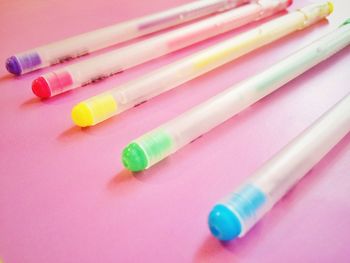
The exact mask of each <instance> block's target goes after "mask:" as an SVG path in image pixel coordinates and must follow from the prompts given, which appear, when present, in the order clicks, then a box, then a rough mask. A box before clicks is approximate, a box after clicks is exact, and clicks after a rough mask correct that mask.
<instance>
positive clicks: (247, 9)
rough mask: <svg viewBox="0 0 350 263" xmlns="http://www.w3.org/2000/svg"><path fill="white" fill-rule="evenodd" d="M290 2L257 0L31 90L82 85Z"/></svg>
mask: <svg viewBox="0 0 350 263" xmlns="http://www.w3.org/2000/svg"><path fill="white" fill-rule="evenodd" d="M290 3H291V2H290V0H260V1H258V2H256V3H251V4H247V5H244V6H242V7H240V8H237V9H233V10H230V11H228V12H224V13H221V14H218V15H216V16H214V17H210V18H207V19H204V20H201V21H199V22H197V23H193V24H191V25H188V26H185V27H182V28H179V29H177V30H174V31H170V32H168V33H165V34H162V35H160V36H157V37H153V38H150V39H148V40H145V41H141V42H139V43H136V44H134V45H130V46H127V47H125V48H121V49H117V50H114V51H111V52H107V53H105V54H102V55H100V56H97V57H94V58H92V59H88V60H85V61H82V62H79V63H75V64H72V65H69V66H67V67H65V68H62V69H59V70H56V71H52V72H49V73H46V74H44V75H42V76H40V77H39V78H37V79H36V80H34V82H33V85H32V89H33V92H34V94H35V95H37V96H38V97H41V98H48V97H52V96H55V95H58V94H61V93H63V92H65V91H68V90H72V89H75V88H78V87H81V86H85V85H87V84H89V83H92V82H95V81H96V80H101V79H104V78H107V77H109V76H111V75H113V74H115V73H118V72H121V71H124V70H126V69H128V68H131V67H133V66H136V65H139V64H141V63H144V62H146V61H149V60H152V59H154V58H157V57H160V56H163V55H165V54H168V53H171V52H173V51H176V50H179V49H181V48H184V47H186V46H189V45H192V44H194V43H197V42H200V41H202V40H204V39H207V38H210V37H213V36H215V35H218V34H222V33H224V32H227V31H229V30H232V29H234V28H237V27H239V26H242V25H244V24H247V23H249V22H252V21H255V20H258V19H262V18H265V17H267V16H269V15H272V14H274V13H276V12H278V11H280V10H283V9H285V8H287V6H288V5H289V4H290Z"/></svg>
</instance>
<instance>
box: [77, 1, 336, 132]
mask: <svg viewBox="0 0 350 263" xmlns="http://www.w3.org/2000/svg"><path fill="white" fill-rule="evenodd" d="M332 9H333V7H332V4H331V3H329V2H328V3H323V4H312V5H309V6H306V7H304V8H301V9H299V10H297V11H295V12H291V13H289V14H287V15H283V16H281V17H279V18H276V19H273V20H271V21H269V22H267V23H264V24H262V25H261V26H258V27H256V28H255V29H252V30H249V31H247V32H244V33H242V34H240V35H238V36H235V37H233V38H230V39H228V40H226V41H223V42H221V43H219V44H216V45H214V46H212V47H209V48H206V49H204V50H203V51H200V52H197V53H195V54H194V55H191V56H188V57H186V58H184V59H181V60H179V61H177V62H175V63H172V64H169V65H167V66H165V67H163V68H161V69H159V70H156V71H154V72H151V73H149V74H147V75H145V76H143V77H141V78H139V79H136V80H134V81H131V82H129V83H126V84H124V85H121V86H119V87H116V88H114V89H111V90H109V91H107V92H104V93H102V94H100V95H97V96H95V97H92V98H90V99H87V100H85V101H83V102H81V103H79V104H78V105H76V106H75V107H74V108H73V110H72V119H73V121H74V123H75V124H77V125H78V126H81V127H86V126H92V125H95V124H97V123H99V122H102V121H104V120H106V119H108V118H110V117H112V116H114V115H117V114H119V113H121V112H123V111H125V110H127V109H129V108H132V107H134V106H135V105H137V104H140V103H142V102H144V101H147V100H148V99H150V98H152V97H154V96H157V95H158V94H161V93H163V92H165V91H167V90H170V89H172V88H174V87H176V86H179V85H180V84H183V83H185V82H187V81H189V80H191V79H194V78H196V77H198V76H200V75H203V74H205V73H206V72H208V71H211V70H213V69H215V68H217V67H219V66H222V65H224V64H225V63H228V62H230V61H232V60H234V59H236V58H238V57H240V56H242V55H244V54H247V53H249V52H250V51H252V50H254V49H257V48H259V47H262V46H264V45H267V44H269V43H271V42H273V41H276V40H277V39H280V38H282V37H284V36H286V35H288V34H291V33H292V32H295V31H297V30H301V29H303V28H305V27H307V26H310V25H311V24H314V23H316V22H317V21H319V20H321V19H323V18H324V17H326V16H327V15H329V14H330V13H331V12H332Z"/></svg>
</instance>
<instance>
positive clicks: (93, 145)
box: [0, 0, 350, 263]
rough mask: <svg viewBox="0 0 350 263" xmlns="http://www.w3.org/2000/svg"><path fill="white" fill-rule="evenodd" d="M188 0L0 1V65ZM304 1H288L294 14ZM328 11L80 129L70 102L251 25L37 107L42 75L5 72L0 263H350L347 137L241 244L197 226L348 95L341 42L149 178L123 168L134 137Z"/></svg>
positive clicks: (299, 41)
mask: <svg viewBox="0 0 350 263" xmlns="http://www.w3.org/2000/svg"><path fill="white" fill-rule="evenodd" d="M185 2H186V1H185V0H168V1H161V0H152V1H149V2H146V1H129V0H114V1H112V0H105V1H102V2H101V1H96V0H91V1H88V2H87V1H79V0H74V1H57V0H51V1H34V0H33V1H29V0H17V1H0V24H1V27H0V33H1V37H0V39H1V50H0V61H5V58H6V57H7V56H9V55H11V54H13V53H16V52H18V51H23V50H25V49H29V48H32V47H35V46H37V45H40V44H45V43H48V42H50V41H53V40H58V39H61V38H63V37H67V36H70V35H74V34H76V33H80V32H84V31H88V30H91V29H95V28H99V27H101V26H105V25H109V24H112V23H114V22H116V21H122V20H126V19H129V18H133V17H137V16H140V15H144V14H148V13H151V12H154V11H157V10H162V9H165V8H168V7H172V6H176V5H178V4H182V3H185ZM86 3H89V4H86ZM306 3H307V2H306V1H295V3H294V4H293V5H292V7H291V8H290V9H294V8H295V7H298V6H302V5H304V4H306ZM334 4H335V12H334V14H333V15H331V17H330V18H329V22H328V23H327V22H323V23H320V24H318V25H316V26H313V27H312V28H310V29H307V30H305V31H303V32H298V33H296V34H293V35H291V36H290V37H287V38H285V39H283V40H281V41H278V42H276V43H275V44H273V45H270V46H268V47H265V48H262V49H260V50H259V51H256V52H254V53H252V54H250V55H248V56H245V57H243V58H241V59H239V60H238V61H236V62H233V63H230V64H228V65H226V66H224V67H221V68H220V69H218V70H215V71H213V72H211V73H209V74H207V75H205V76H203V77H201V78H198V79H196V80H194V81H191V82H189V83H187V84H185V85H182V86H181V87H179V88H177V89H175V90H173V91H171V92H168V93H167V94H163V95H161V96H159V97H157V98H155V99H153V100H151V101H149V102H147V103H145V104H142V105H141V106H139V107H137V108H134V109H132V110H130V111H128V112H126V113H125V114H123V115H121V116H119V117H116V118H114V119H111V120H109V121H107V122H105V123H104V124H102V125H99V126H96V127H92V128H89V129H79V128H77V127H73V125H72V122H71V120H70V110H71V108H72V106H73V105H74V104H75V103H77V102H79V101H80V100H82V99H85V98H88V97H89V96H91V95H94V94H96V93H98V92H100V91H103V90H105V89H107V88H109V87H111V86H114V85H118V84H121V83H125V82H126V81H128V80H131V79H134V78H136V77H138V76H141V75H142V74H144V73H145V72H149V71H151V70H152V69H155V68H159V67H160V66H162V65H165V64H167V63H169V62H171V61H174V60H176V59H178V58H181V57H184V56H186V55H187V54H191V53H193V52H194V51H197V50H200V49H203V48H204V47H207V46H209V45H211V44H214V43H216V42H218V41H220V40H223V39H227V38H229V37H230V36H234V35H236V34H238V33H239V32H242V31H244V30H247V29H249V28H252V27H253V26H255V25H256V24H254V25H250V26H246V27H243V28H242V29H239V30H235V31H233V32H230V33H227V34H224V35H223V36H221V37H217V38H215V39H212V40H209V41H205V42H203V43H201V44H198V45H195V46H193V47H191V48H187V49H184V50H182V51H179V52H176V53H175V54H172V55H168V56H165V57H163V58H160V59H157V60H155V61H153V62H151V63H147V64H145V65H142V66H139V67H136V68H134V69H131V70H128V71H126V72H124V73H122V74H119V75H116V76H114V77H112V78H110V79H108V80H105V81H103V82H101V83H98V84H95V85H90V86H87V87H85V88H81V89H79V90H76V91H73V92H70V93H68V94H65V95H63V96H59V97H57V98H54V99H50V100H45V101H40V100H39V99H37V98H35V96H34V95H33V94H32V92H31V87H30V86H31V85H30V84H31V81H32V80H33V79H34V78H35V77H37V76H39V75H40V74H42V73H43V72H46V71H47V70H42V71H38V72H34V73H32V74H28V75H26V76H23V77H20V78H15V77H13V76H10V75H9V74H8V73H6V71H5V69H4V68H2V69H0V87H1V95H2V96H1V97H0V105H1V111H0V121H1V130H0V151H1V158H0V185H1V191H0V258H2V259H3V261H4V263H18V262H20V263H22V262H25V263H34V262H35V263H38V262H64V263H66V262H85V263H89V262H104V263H107V262H269V263H270V262H317V263H322V262H337V263H339V262H350V253H349V248H348V244H349V242H350V227H349V222H350V203H349V197H350V178H349V170H350V137H349V135H348V136H347V137H345V138H344V139H343V140H342V142H341V143H340V144H339V145H338V146H337V147H336V148H335V149H334V150H332V151H331V152H330V154H329V155H328V156H327V157H326V158H325V159H324V160H323V161H322V162H321V163H319V165H317V166H316V167H315V169H313V170H312V171H311V172H310V174H309V175H308V176H307V177H306V178H305V179H304V180H303V181H302V182H300V184H298V185H297V187H295V188H294V190H292V191H291V192H290V193H289V194H288V195H287V196H286V197H285V198H284V199H283V200H282V201H281V202H280V203H279V204H278V205H277V206H276V207H275V208H274V209H273V210H272V211H271V212H270V213H269V214H268V215H267V216H266V217H265V218H264V219H263V220H262V221H261V222H260V223H259V224H258V225H256V227H255V228H254V229H253V230H252V231H251V232H250V233H249V234H248V235H247V236H246V237H245V238H244V239H242V240H237V241H234V242H231V243H229V244H220V243H219V242H217V241H216V240H215V239H214V238H212V237H211V236H210V234H209V231H208V228H207V224H206V221H207V214H208V212H209V211H210V209H211V207H212V205H213V204H214V203H215V202H216V201H218V200H219V199H220V198H221V197H222V196H224V195H226V194H227V193H229V192H230V191H232V190H233V189H234V188H235V187H236V186H237V185H238V184H239V183H240V182H241V181H242V180H243V179H244V178H246V177H247V176H249V175H250V174H251V173H252V172H253V171H254V170H256V169H257V168H258V167H259V166H260V165H261V164H262V163H263V162H264V161H265V160H267V159H268V158H269V157H271V156H272V155H273V154H274V153H275V152H276V151H278V150H279V149H280V148H281V147H282V146H283V145H285V144H286V143H287V142H288V141H289V140H290V139H292V138H293V137H294V136H296V135H297V134H298V133H299V132H301V131H302V130H303V129H304V128H305V127H307V126H308V125H309V124H311V123H312V122H313V121H314V120H315V119H316V118H317V117H319V116H320V115H321V114H322V113H323V112H325V111H326V110H327V109H328V108H329V107H330V106H331V105H333V104H334V103H336V102H337V101H338V100H340V99H341V98H342V97H343V96H345V95H346V94H347V92H349V80H348V78H349V76H348V75H349V73H350V52H349V51H350V48H349V47H348V48H346V49H344V50H343V51H342V52H340V53H339V54H337V55H335V56H334V57H332V58H331V59H329V60H328V61H326V62H325V63H322V64H321V65H319V66H317V67H315V68H314V69H312V70H310V71H309V72H308V73H306V74H304V75H303V76H301V77H299V78H298V79H296V80H294V81H292V82H290V83H289V84H288V85H286V86H285V87H283V88H282V89H281V90H279V91H277V92H275V93H274V94H273V95H271V96H269V97H268V98H265V99H263V100H262V101H261V102H259V103H257V104H255V105H254V106H253V107H251V108H250V109H248V110H246V111H245V112H244V113H242V114H240V115H239V116H237V117H234V118H232V119H231V120H229V121H228V122H226V123H225V124H223V125H221V126H220V127H217V128H216V129H215V130H213V131H212V132H210V133H208V134H206V135H205V136H203V137H202V138H201V139H199V140H196V141H195V142H194V143H192V144H191V145H188V146H187V147H185V148H183V149H182V150H181V151H179V152H178V153H176V154H175V155H173V156H172V157H170V158H168V159H167V160H165V161H164V162H162V163H160V164H159V165H157V166H155V167H154V168H152V169H150V170H148V171H146V172H144V173H141V174H138V175H134V176H133V175H131V174H129V173H128V172H126V171H124V170H123V167H122V165H121V163H120V161H119V159H120V153H121V151H122V149H123V147H124V146H125V145H126V144H127V143H128V142H129V141H130V140H132V139H133V138H136V137H138V136H139V135H141V134H142V133H144V132H146V131H148V130H150V129H151V128H154V127H156V126H158V125H159V124H161V123H162V122H164V121H165V120H168V119H170V118H172V117H174V116H176V115H178V114H179V113H181V112H183V111H185V110H186V109H189V108H190V107H192V106H194V105H196V104H197V103H199V102H201V101H203V100H205V99H207V98H209V97H211V96H212V95H214V94H216V93H218V92H219V91H221V90H224V89H225V88H226V87H228V86H230V85H231V84H233V83H235V82H237V81H239V80H242V79H244V78H246V77H248V76H251V75H253V74H254V73H255V72H258V71H260V70H262V69H263V68H265V67H266V66H269V65H272V64H273V63H274V62H276V61H278V60H279V59H281V58H283V57H285V56H286V55H287V54H290V53H291V52H293V51H294V50H297V49H298V48H300V47H302V46H304V45H305V44H307V43H309V42H310V41H311V40H314V39H316V38H318V37H319V36H321V35H322V34H324V33H326V32H329V31H330V30H332V29H334V28H336V27H337V26H338V25H339V24H340V23H341V22H342V21H344V20H345V18H347V16H348V15H349V13H347V11H348V10H349V8H350V5H349V2H348V1H345V0H344V1H341V0H336V1H334ZM260 23H261V22H259V23H257V24H260ZM83 59H86V58H83ZM55 68H58V67H55ZM51 69H52V68H51Z"/></svg>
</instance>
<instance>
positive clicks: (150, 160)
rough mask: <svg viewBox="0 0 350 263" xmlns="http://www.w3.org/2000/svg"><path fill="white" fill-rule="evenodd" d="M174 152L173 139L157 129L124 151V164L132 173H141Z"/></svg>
mask: <svg viewBox="0 0 350 263" xmlns="http://www.w3.org/2000/svg"><path fill="white" fill-rule="evenodd" d="M172 150H173V139H172V137H171V136H170V135H169V134H168V133H167V132H165V131H164V130H162V129H157V130H154V131H151V132H149V133H147V134H145V135H143V136H141V137H140V138H138V139H136V140H135V141H133V142H132V143H130V144H129V145H128V146H127V147H126V148H125V149H124V151H123V155H122V162H123V164H124V166H125V168H127V169H129V170H131V171H134V172H136V171H141V170H144V169H146V168H148V167H150V166H152V165H154V164H156V163H157V162H159V161H160V160H163V159H164V158H166V157H167V156H168V155H169V154H170V153H171V152H173V151H172Z"/></svg>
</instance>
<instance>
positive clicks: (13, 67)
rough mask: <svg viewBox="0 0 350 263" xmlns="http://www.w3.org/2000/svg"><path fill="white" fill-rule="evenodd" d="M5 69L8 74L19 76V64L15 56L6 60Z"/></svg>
mask: <svg viewBox="0 0 350 263" xmlns="http://www.w3.org/2000/svg"><path fill="white" fill-rule="evenodd" d="M6 69H7V71H8V72H10V73H12V74H15V75H21V73H22V69H21V66H20V64H19V61H18V59H17V58H16V57H15V56H12V57H9V58H8V59H7V60H6Z"/></svg>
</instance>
